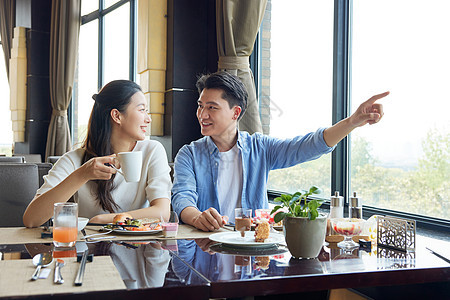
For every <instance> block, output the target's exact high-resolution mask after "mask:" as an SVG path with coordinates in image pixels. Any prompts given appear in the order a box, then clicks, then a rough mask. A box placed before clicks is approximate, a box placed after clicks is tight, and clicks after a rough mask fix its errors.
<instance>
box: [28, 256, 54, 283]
mask: <svg viewBox="0 0 450 300" xmlns="http://www.w3.org/2000/svg"><path fill="white" fill-rule="evenodd" d="M52 262H53V257H52V255H51V253H48V252H46V253H39V254H36V255H35V256H34V257H33V265H35V266H37V267H36V271H34V273H33V276H31V280H36V279H38V278H39V274H40V273H41V268H42V267H44V268H45V267H47V266H49V265H50V264H51V263H52Z"/></svg>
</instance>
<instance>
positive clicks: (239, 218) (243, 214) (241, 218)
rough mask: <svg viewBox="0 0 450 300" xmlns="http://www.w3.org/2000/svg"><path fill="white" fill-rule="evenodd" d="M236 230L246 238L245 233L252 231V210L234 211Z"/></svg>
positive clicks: (241, 209)
mask: <svg viewBox="0 0 450 300" xmlns="http://www.w3.org/2000/svg"><path fill="white" fill-rule="evenodd" d="M234 222H235V228H236V230H237V231H239V232H240V233H241V237H245V232H246V231H250V230H251V229H252V210H251V209H250V208H236V209H235V210H234Z"/></svg>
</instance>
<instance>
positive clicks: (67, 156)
mask: <svg viewBox="0 0 450 300" xmlns="http://www.w3.org/2000/svg"><path fill="white" fill-rule="evenodd" d="M84 152H85V150H84V149H83V148H77V149H74V150H71V151H68V152H66V153H64V154H63V155H62V157H61V159H59V161H61V162H72V163H73V164H75V165H79V164H80V163H81V160H82V159H83V156H84ZM59 161H58V162H59Z"/></svg>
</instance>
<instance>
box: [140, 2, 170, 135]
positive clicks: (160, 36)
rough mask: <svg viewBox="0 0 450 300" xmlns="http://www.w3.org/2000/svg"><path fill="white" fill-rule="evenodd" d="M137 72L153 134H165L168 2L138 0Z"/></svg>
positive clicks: (151, 133)
mask: <svg viewBox="0 0 450 300" xmlns="http://www.w3.org/2000/svg"><path fill="white" fill-rule="evenodd" d="M138 32H139V35H138V63H137V65H138V73H139V75H140V83H141V87H142V89H143V92H144V95H145V97H146V99H147V103H148V107H149V111H150V116H151V118H152V123H151V124H150V131H149V133H150V135H153V136H163V135H164V113H165V109H164V108H165V103H164V93H165V86H166V56H167V55H166V53H167V1H166V0H139V3H138Z"/></svg>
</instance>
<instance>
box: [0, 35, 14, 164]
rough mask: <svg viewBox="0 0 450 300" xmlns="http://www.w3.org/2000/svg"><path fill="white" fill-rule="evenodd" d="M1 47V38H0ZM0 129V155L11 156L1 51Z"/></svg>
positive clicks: (9, 120) (6, 87) (7, 86)
mask: <svg viewBox="0 0 450 300" xmlns="http://www.w3.org/2000/svg"><path fill="white" fill-rule="evenodd" d="M0 47H1V37H0ZM0 91H2V93H0V103H1V108H0V128H3V130H1V133H0V154H6V155H8V156H11V152H12V143H13V133H12V124H11V111H10V109H9V83H8V77H7V74H6V66H5V57H4V56H3V51H2V53H1V57H0Z"/></svg>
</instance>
